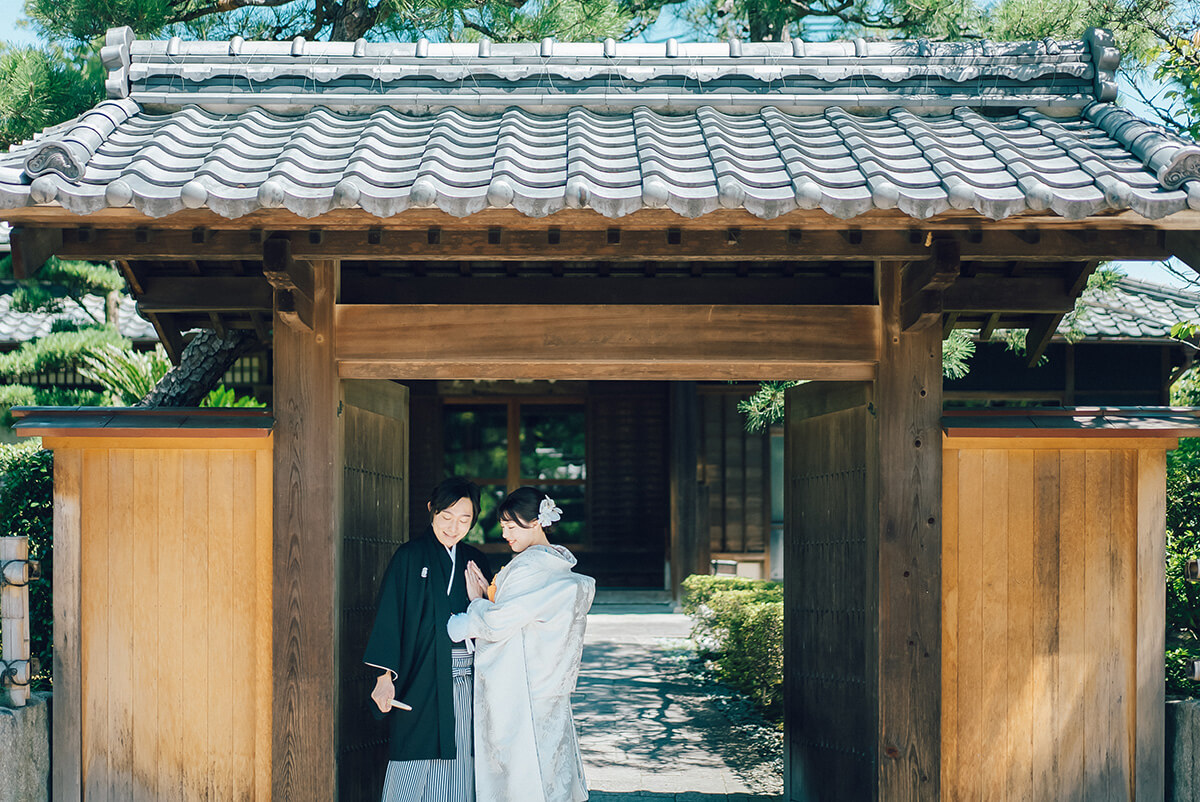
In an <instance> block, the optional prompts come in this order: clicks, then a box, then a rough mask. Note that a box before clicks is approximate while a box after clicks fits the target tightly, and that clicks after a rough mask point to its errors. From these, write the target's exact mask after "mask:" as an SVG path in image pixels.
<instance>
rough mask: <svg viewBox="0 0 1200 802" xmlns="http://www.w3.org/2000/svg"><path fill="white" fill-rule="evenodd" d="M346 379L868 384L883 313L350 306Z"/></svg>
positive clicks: (344, 323) (341, 350) (340, 338)
mask: <svg viewBox="0 0 1200 802" xmlns="http://www.w3.org/2000/svg"><path fill="white" fill-rule="evenodd" d="M334 322H335V328H334V330H335V332H336V337H335V342H336V350H335V355H336V358H337V360H338V363H339V372H340V375H342V376H343V377H347V378H349V377H361V378H382V377H385V376H386V377H391V378H402V377H404V378H414V377H420V378H429V379H434V378H470V377H479V378H489V377H494V376H506V377H507V378H550V377H554V376H557V377H559V378H578V379H586V378H592V379H600V378H655V379H679V380H691V379H700V378H721V377H724V378H741V379H747V380H753V379H768V378H778V379H784V378H861V377H862V376H864V375H866V376H873V375H874V367H875V364H876V362H877V354H878V349H879V331H880V318H879V308H878V307H877V306H865V305H864V306H717V305H710V306H647V305H627V306H602V305H591V306H574V307H572V308H571V309H570V310H569V311H567V310H564V309H562V308H559V307H555V306H529V305H525V304H512V305H493V306H490V307H488V309H487V312H486V314H481V313H480V310H479V307H478V306H474V305H470V304H463V305H437V304H414V305H350V304H341V305H338V306H337V307H335V310H334Z"/></svg>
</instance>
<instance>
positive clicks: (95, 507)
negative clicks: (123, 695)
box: [80, 450, 113, 802]
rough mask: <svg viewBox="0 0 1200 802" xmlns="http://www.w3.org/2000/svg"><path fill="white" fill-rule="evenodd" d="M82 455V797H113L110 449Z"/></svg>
mask: <svg viewBox="0 0 1200 802" xmlns="http://www.w3.org/2000/svg"><path fill="white" fill-rule="evenodd" d="M82 453H83V477H84V481H83V484H82V488H81V491H82V499H83V500H82V502H81V507H82V509H83V511H84V519H83V527H82V529H83V532H82V534H83V537H82V538H81V550H80V560H81V563H82V571H81V588H82V600H81V604H82V611H81V612H82V622H81V629H82V632H83V641H82V643H83V655H82V656H83V659H82V671H81V681H82V685H81V687H82V689H83V738H82V745H81V748H82V750H83V757H82V762H83V798H84V799H86V800H87V801H88V802H96V800H100V801H101V802H104V801H106V800H111V799H113V797H112V791H111V787H110V786H111V770H110V768H109V760H108V756H109V748H110V740H109V694H108V693H107V689H106V685H105V682H106V681H107V678H108V676H109V673H110V672H109V637H108V634H109V628H110V622H109V612H110V610H111V609H112V608H111V604H110V602H109V596H110V593H109V578H110V572H109V571H108V566H109V565H110V558H109V538H110V534H109V532H110V524H109V503H108V502H109V498H110V495H109V468H110V465H109V459H108V451H107V450H88V451H84V452H82Z"/></svg>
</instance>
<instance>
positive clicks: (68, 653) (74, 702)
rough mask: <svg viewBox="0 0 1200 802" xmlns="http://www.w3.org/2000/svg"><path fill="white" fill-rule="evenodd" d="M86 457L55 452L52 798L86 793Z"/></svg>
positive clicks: (69, 801)
mask: <svg viewBox="0 0 1200 802" xmlns="http://www.w3.org/2000/svg"><path fill="white" fill-rule="evenodd" d="M82 483H83V457H82V454H81V453H80V452H78V451H71V452H66V453H62V454H55V457H54V534H55V542H54V577H53V579H52V581H53V591H54V602H53V604H54V706H53V709H52V715H53V727H52V728H51V739H52V740H51V749H52V754H53V755H54V762H53V763H52V764H51V786H52V788H53V794H54V802H80V800H81V799H82V797H83V764H82V762H81V758H82V755H83V751H82V750H83V726H84V717H83V698H84V697H83V675H82V663H83V648H82V647H83V643H82V621H83V611H82V607H81V605H82V596H81V593H82V587H81V586H82V573H83V566H82V551H81V548H82V538H83V516H82V510H81V509H80V508H81V506H82V504H83V503H84V498H83V495H82Z"/></svg>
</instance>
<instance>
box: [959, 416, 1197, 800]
mask: <svg viewBox="0 0 1200 802" xmlns="http://www.w3.org/2000/svg"><path fill="white" fill-rule="evenodd" d="M1174 445H1175V441H1174V440H1173V439H1120V438H1105V439H1095V438H1092V439H1089V438H1074V439H1072V440H1052V439H1038V438H1017V437H1000V438H986V439H984V438H974V439H973V438H947V439H946V440H945V441H944V446H945V451H944V454H945V460H944V466H943V485H944V497H943V500H944V521H943V530H942V531H943V551H942V587H943V613H942V689H943V692H942V789H943V798H945V799H952V800H957V802H971V801H972V800H996V799H1006V800H1046V801H1047V802H1050V801H1052V800H1053V801H1055V802H1057V801H1058V800H1087V801H1088V802H1092V801H1093V800H1161V799H1162V798H1163V757H1162V755H1163V725H1164V713H1163V637H1164V599H1163V559H1164V547H1165V513H1164V509H1165V507H1164V505H1165V496H1166V481H1165V450H1166V449H1167V448H1173V447H1174Z"/></svg>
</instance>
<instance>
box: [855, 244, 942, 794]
mask: <svg viewBox="0 0 1200 802" xmlns="http://www.w3.org/2000/svg"><path fill="white" fill-rule="evenodd" d="M879 277H880V293H879V295H880V305H881V311H882V318H883V337H882V347H881V350H880V361H879V379H878V381H877V382H876V393H875V415H876V418H877V421H878V438H879V439H878V445H877V451H876V455H877V456H876V460H877V462H876V470H877V471H878V474H877V480H876V481H877V483H878V484H877V487H878V491H877V492H878V523H877V526H872V527H870V528H869V530H868V533H867V537H868V544H867V553H868V555H870V556H871V557H872V558H874V559H875V560H877V571H876V572H875V573H876V576H877V583H878V584H877V596H875V597H873V598H869V599H868V600H867V603H868V605H869V606H868V615H869V618H868V621H867V632H866V633H865V634H866V635H867V637H868V640H869V641H870V642H873V643H875V644H877V647H876V648H870V647H869V648H868V652H869V654H868V662H869V663H870V664H871V665H872V667H873V668H877V671H878V674H877V675H876V676H875V677H873V678H872V679H874V681H875V686H874V687H871V685H870V684H869V685H868V693H877V694H878V696H877V699H878V703H877V705H876V706H875V710H877V711H878V719H877V721H876V722H874V723H875V724H876V730H875V732H876V738H877V741H876V752H875V765H876V766H877V767H878V787H877V793H876V797H875V798H876V799H880V800H894V799H895V800H899V799H904V800H914V801H915V800H929V802H933V801H934V800H937V799H939V798H940V791H939V785H940V781H941V768H940V766H941V708H940V705H939V699H940V698H941V692H942V687H941V629H942V628H941V605H942V578H941V528H942V523H941V521H942V432H941V415H942V359H941V357H942V340H941V331H940V330H939V329H938V328H937V327H932V326H931V327H928V328H926V329H923V330H921V331H917V332H904V331H903V330H902V328H901V325H900V296H901V289H900V280H901V276H900V265H898V264H894V263H892V264H889V263H881V264H880V269H879Z"/></svg>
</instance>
